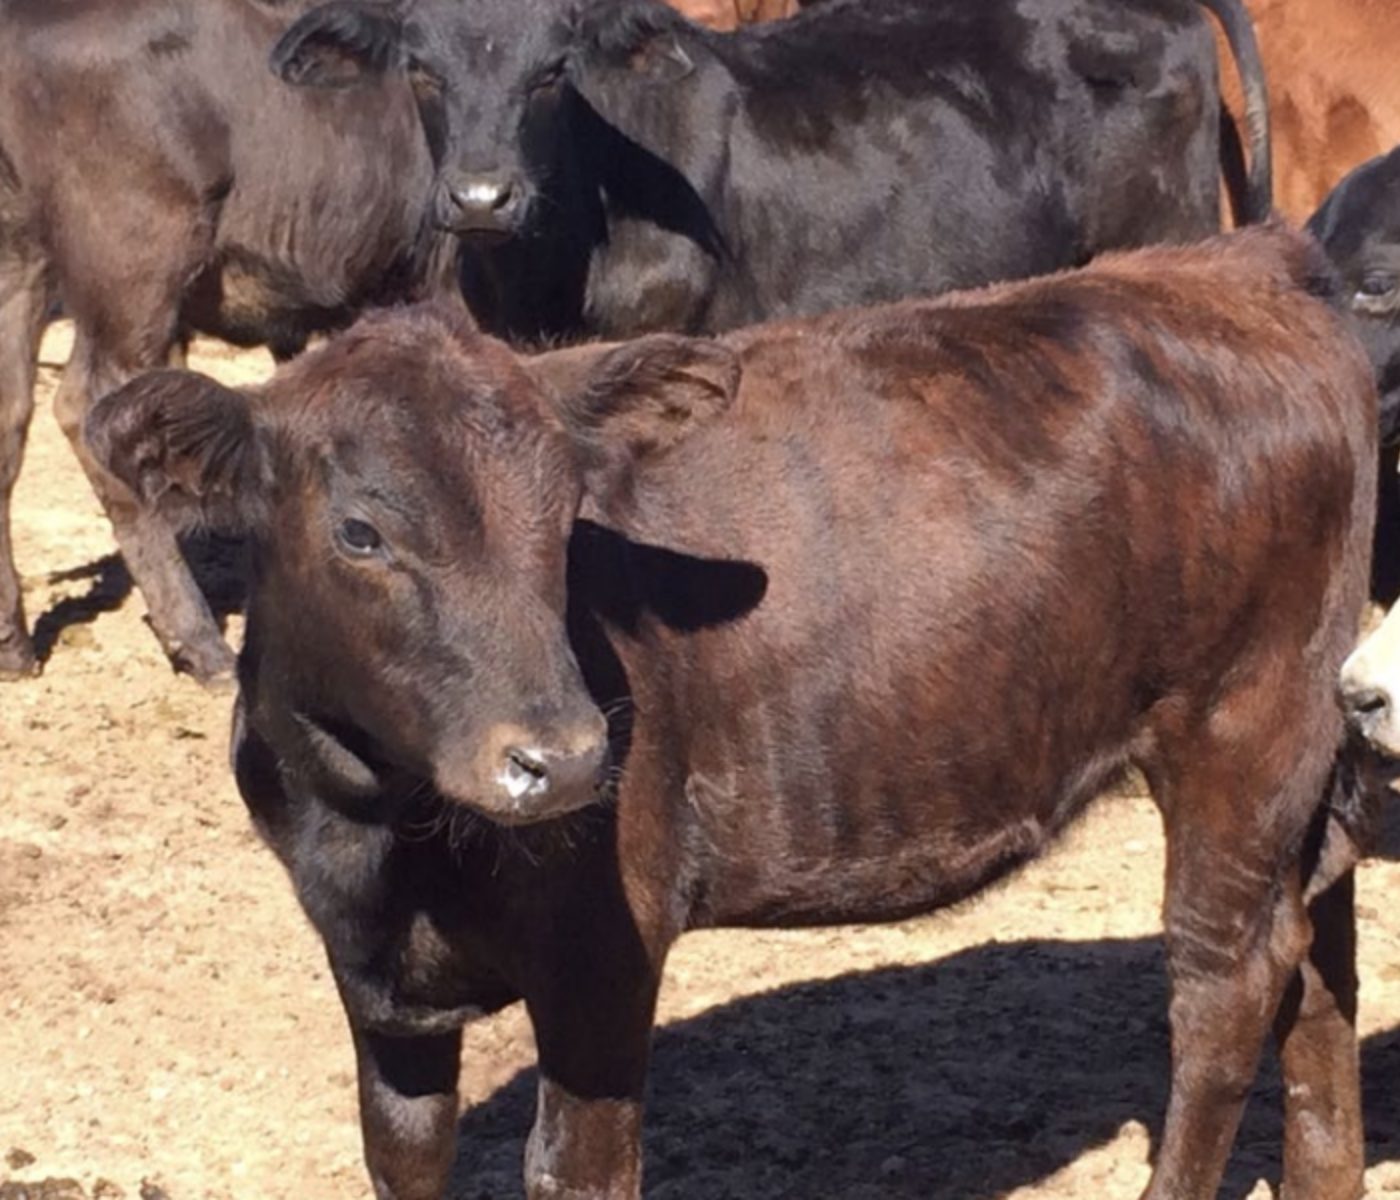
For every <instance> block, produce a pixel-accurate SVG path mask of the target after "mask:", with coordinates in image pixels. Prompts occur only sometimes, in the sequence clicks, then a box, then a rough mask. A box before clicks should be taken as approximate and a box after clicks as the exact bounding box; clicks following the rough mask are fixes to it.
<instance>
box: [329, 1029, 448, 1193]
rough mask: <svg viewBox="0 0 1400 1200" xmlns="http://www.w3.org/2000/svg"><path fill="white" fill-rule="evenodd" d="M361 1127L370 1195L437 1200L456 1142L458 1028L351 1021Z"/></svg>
mask: <svg viewBox="0 0 1400 1200" xmlns="http://www.w3.org/2000/svg"><path fill="white" fill-rule="evenodd" d="M351 1029H352V1032H353V1034H354V1038H355V1058H356V1063H357V1066H358V1069H359V1080H360V1129H361V1131H362V1133H363V1135H364V1147H365V1165H366V1166H367V1167H368V1168H369V1174H370V1179H371V1181H372V1182H373V1184H374V1195H375V1200H443V1196H444V1195H445V1194H446V1192H447V1180H448V1176H449V1175H450V1174H451V1172H452V1160H453V1157H454V1154H455V1152H456V1147H457V1137H456V1133H457V1078H458V1075H459V1073H460V1070H461V1058H462V1034H461V1031H460V1030H458V1031H456V1032H454V1033H444V1034H435V1035H432V1036H426V1037H388V1036H386V1035H384V1034H379V1033H372V1032H370V1031H368V1030H364V1029H358V1028H355V1026H354V1023H353V1019H352V1024H351Z"/></svg>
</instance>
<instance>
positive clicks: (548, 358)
mask: <svg viewBox="0 0 1400 1200" xmlns="http://www.w3.org/2000/svg"><path fill="white" fill-rule="evenodd" d="M531 365H532V367H533V368H534V370H535V372H536V373H537V375H539V376H541V377H542V378H543V379H544V380H545V382H546V383H547V384H548V385H549V387H550V388H551V390H552V391H553V392H554V394H555V395H556V397H557V398H558V402H559V412H560V415H561V416H562V417H563V420H564V423H565V425H566V426H567V427H568V429H569V431H570V432H571V433H572V434H573V436H574V438H575V440H576V441H578V442H579V443H580V444H581V445H582V446H583V447H584V449H585V450H587V451H591V452H593V453H594V454H595V455H601V456H603V457H605V458H609V459H611V458H615V457H617V456H619V455H621V456H623V457H625V458H628V459H643V458H647V457H649V456H652V455H658V454H664V453H665V452H666V451H667V450H669V449H670V448H671V447H672V446H674V445H676V444H677V443H678V442H681V441H683V440H684V439H685V438H686V437H688V436H690V434H691V433H692V432H693V431H694V430H695V429H697V428H699V427H700V426H702V425H704V424H705V423H706V422H708V421H711V420H713V419H714V418H716V417H718V416H720V415H721V414H722V413H724V412H725V410H727V409H728V408H729V406H730V405H731V404H732V403H733V402H734V397H735V395H736V394H737V393H738V390H739V380H740V377H741V375H742V367H741V366H740V363H739V356H738V355H737V354H736V353H735V352H734V351H733V350H731V349H730V348H729V347H728V346H726V345H724V344H723V343H722V342H712V341H708V340H705V339H702V338H688V337H680V336H677V335H673V334H656V335H654V336H652V337H645V338H641V339H639V340H637V341H635V342H625V343H623V344H622V345H612V346H580V347H576V348H573V349H569V350H559V351H555V352H554V353H552V354H544V355H541V356H539V357H538V358H536V359H535V360H534V361H533V363H532V364H531Z"/></svg>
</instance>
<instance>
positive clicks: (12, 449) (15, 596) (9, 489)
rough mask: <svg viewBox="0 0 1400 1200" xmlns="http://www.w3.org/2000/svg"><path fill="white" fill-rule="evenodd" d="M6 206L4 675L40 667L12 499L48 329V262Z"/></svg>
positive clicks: (1, 285)
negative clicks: (26, 605)
mask: <svg viewBox="0 0 1400 1200" xmlns="http://www.w3.org/2000/svg"><path fill="white" fill-rule="evenodd" d="M23 232H24V231H23V230H22V229H20V228H18V226H15V227H13V228H12V227H11V225H10V224H8V223H7V222H6V219H5V213H4V212H3V211H0V680H4V679H17V678H20V677H22V676H26V675H32V674H34V673H35V672H36V671H37V670H38V663H37V660H36V659H35V657H34V645H33V643H32V642H31V641H30V639H29V629H28V626H27V625H26V623H25V619H24V601H23V597H22V595H21V592H20V582H19V572H18V570H17V569H16V567H15V554H14V544H13V541H12V535H11V530H10V498H11V496H12V494H13V493H14V487H15V481H16V480H17V479H18V478H19V469H20V464H21V463H22V462H23V461H24V443H25V440H26V438H27V436H28V433H29V421H30V418H31V417H32V416H33V413H34V370H35V363H36V361H37V359H38V356H39V338H40V335H41V334H42V333H43V329H44V323H45V315H46V310H47V308H48V300H49V296H48V289H47V287H46V286H45V283H46V278H45V277H46V274H47V267H46V265H45V264H44V262H43V261H42V259H41V258H40V257H39V255H38V253H37V251H35V250H33V249H31V248H30V247H29V245H28V244H27V243H26V242H25V241H23V240H22V237H23Z"/></svg>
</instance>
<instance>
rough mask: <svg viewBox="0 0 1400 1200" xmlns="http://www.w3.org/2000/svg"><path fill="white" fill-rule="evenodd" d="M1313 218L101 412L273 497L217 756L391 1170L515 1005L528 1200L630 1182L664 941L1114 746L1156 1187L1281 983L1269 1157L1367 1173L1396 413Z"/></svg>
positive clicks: (1189, 1169)
mask: <svg viewBox="0 0 1400 1200" xmlns="http://www.w3.org/2000/svg"><path fill="white" fill-rule="evenodd" d="M1317 255H1318V252H1317V250H1316V248H1315V247H1314V246H1313V244H1312V243H1311V242H1308V241H1305V240H1304V239H1303V238H1301V237H1300V236H1299V235H1296V234H1290V233H1287V232H1284V231H1281V230H1276V229H1275V230H1264V231H1259V232H1250V233H1246V234H1240V235H1237V236H1236V237H1234V238H1233V239H1217V240H1214V241H1211V242H1206V243H1204V244H1203V245H1202V246H1200V247H1197V248H1194V249H1177V250H1165V249H1164V250H1155V251H1145V252H1139V253H1136V254H1123V255H1116V256H1106V257H1105V258H1103V259H1102V260H1101V261H1100V262H1099V263H1098V264H1096V265H1094V266H1092V267H1090V268H1088V269H1086V270H1083V271H1079V272H1075V273H1070V274H1065V275H1061V276H1058V277H1054V278H1050V279H1045V280H1040V281H1035V282H1031V283H1026V284H1019V285H1008V286H1003V287H999V288H995V289H992V290H988V291H984V292H978V293H971V294H965V295H962V296H959V297H955V298H952V299H949V300H946V301H923V302H911V303H905V304H901V305H897V306H891V307H886V308H880V309H872V310H868V311H860V312H847V313H844V314H838V315H833V316H827V317H820V318H812V319H804V320H794V321H791V322H789V323H785V324H775V325H770V326H766V327H758V328H756V329H752V330H748V331H745V332H742V333H735V334H732V335H729V336H727V337H725V338H723V339H721V340H716V341H709V340H698V339H689V338H683V337H678V336H673V335H657V336H653V337H650V338H647V339H644V340H641V341H638V342H633V343H628V344H624V345H621V346H588V347H583V348H578V349H573V350H566V351H558V352H554V353H551V354H547V355H543V356H540V357H538V358H535V359H524V358H519V357H517V356H516V355H514V354H513V353H511V351H510V350H508V349H507V348H506V347H505V346H504V345H502V344H501V343H499V342H495V341H492V340H491V339H489V338H486V337H484V336H481V335H479V334H477V333H474V332H473V331H472V330H471V329H469V328H467V327H466V325H465V324H464V323H463V322H462V321H461V320H460V319H455V318H454V317H453V315H452V314H451V313H450V312H449V313H445V312H443V311H441V310H439V309H435V308H432V307H428V308H417V309H412V310H407V311H400V312H396V313H390V314H386V315H381V316H376V317H373V318H371V319H368V320H366V321H364V322H362V323H361V324H360V325H359V326H358V327H356V328H355V329H354V330H352V331H351V332H350V333H348V334H345V335H342V336H340V337H338V338H337V339H335V340H334V341H333V342H331V343H330V344H329V345H327V346H325V347H324V348H321V349H319V350H316V351H313V352H312V353H311V354H309V355H307V356H305V357H303V358H302V359H300V360H298V361H297V362H296V363H293V364H292V365H290V366H288V367H285V368H283V370H282V371H281V372H280V373H279V374H278V375H277V377H276V379H275V380H274V381H273V382H272V383H271V385H270V386H268V387H267V388H266V389H262V390H258V391H254V392H236V391H231V390H229V389H227V388H224V387H222V386H220V385H219V384H217V383H215V382H214V381H212V380H210V379H206V378H203V377H201V376H198V375H193V374H189V373H186V372H169V371H167V372H160V373H157V374H154V375H150V376H146V377H143V378H141V379H138V380H135V381H133V382H132V383H130V384H128V385H127V386H126V387H124V388H123V389H122V390H121V391H120V392H119V393H117V394H116V395H114V396H112V397H110V398H108V399H106V400H105V401H103V402H102V403H101V404H99V406H98V407H97V409H96V410H95V412H94V413H93V415H92V417H91V419H90V422H89V424H88V427H87V437H88V440H89V443H90V445H91V446H92V449H93V451H94V453H95V454H96V455H97V457H98V458H99V459H100V461H102V462H103V463H104V464H105V465H106V466H107V467H108V468H109V469H110V470H112V471H114V472H115V473H116V474H117V476H118V477H119V478H121V479H123V480H125V481H126V482H127V484H128V485H129V486H130V487H132V488H133V489H135V490H136V491H138V492H139V493H140V494H142V495H144V496H145V497H147V498H148V499H149V500H150V501H152V502H154V503H156V504H158V505H159V506H160V507H161V508H162V509H163V510H164V511H165V512H166V513H167V514H169V515H170V516H171V517H172V518H176V519H181V518H183V519H189V518H191V517H192V516H197V517H202V518H203V519H208V520H214V521H219V522H233V523H235V524H238V525H241V526H243V527H245V528H247V529H249V530H250V531H251V533H252V538H253V542H254V554H255V559H256V571H255V574H254V584H253V591H252V596H251V600H250V607H249V623H248V640H247V645H246V647H245V650H244V652H243V656H242V658H241V660H240V680H241V684H242V696H241V701H240V710H239V711H240V716H239V721H238V730H237V733H236V738H235V750H234V755H235V762H236V767H237V773H238V779H239V785H240V787H241V789H242V791H243V794H244V796H245V798H246V799H247V801H248V803H249V805H250V806H251V808H252V811H253V814H254V816H255V819H256V821H257V823H258V825H259V827H260V829H261V830H262V832H263V833H264V834H265V836H266V837H267V839H268V840H269V841H270V843H271V844H272V846H273V847H274V849H275V850H276V851H277V853H278V854H279V855H280V856H281V858H282V860H283V862H284V863H285V864H286V866H287V868H288V870H289V871H290V874H291V876H292V879H293V881H294V884H295V886H296V889H297V892H298V895H299V897H300V899H301V901H302V903H303V905H304V906H305V908H306V911H307V913H308V915H309V916H310V918H311V920H312V921H313V922H314V923H315V925H316V927H317V928H318V930H319V931H320V932H321V934H322V936H323V937H324V939H325V941H326V945H327V949H328V952H329V956H330V961H331V963H332V964H333V967H334V971H335V975H336V978H337V981H338V983H339V987H340V990H341V995H342V997H343V999H344V1002H345V1005H346V1008H347V1011H348V1013H349V1018H350V1022H351V1025H352V1028H353V1030H354V1035H355V1044H356V1049H357V1052H358V1056H359V1069H360V1099H361V1112H362V1119H363V1126H364V1134H365V1143H366V1152H367V1158H368V1162H369V1167H370V1171H371V1174H372V1176H373V1178H374V1184H375V1189H376V1194H377V1195H378V1197H379V1198H380V1200H438V1198H439V1197H440V1196H441V1195H442V1193H443V1189H444V1187H445V1184H446V1180H447V1175H448V1171H449V1166H450V1164H451V1162H452V1160H453V1152H454V1136H453V1135H454V1130H455V1128H456V1118H457V1095H456V1087H457V1077H458V1070H459V1053H460V1048H461V1027H462V1025H463V1023H464V1022H465V1021H467V1020H468V1019H470V1018H471V1017H472V1016H473V1015H475V1014H478V1013H480V1012H482V1011H486V1010H492V1009H496V1008H499V1007H500V1006H502V1005H504V1004H507V1003H510V1002H511V1001H513V1000H516V999H520V998H523V999H524V1000H525V1002H526V1004H527V1006H528V1008H529V1013H530V1017H531V1020H532V1021H533V1024H534V1029H535V1034H536V1039H537V1043H538V1047H539V1056H540V1068H541V1070H540V1092H539V1109H538V1117H537V1120H536V1124H535V1128H534V1132H533V1133H532V1134H531V1136H530V1140H529V1145H528V1149H527V1152H526V1176H527V1181H528V1187H527V1190H528V1195H529V1196H530V1197H531V1200H545V1198H546V1197H562V1196H568V1197H574V1198H589V1200H632V1198H635V1197H637V1196H638V1195H639V1193H640V1178H641V1165H640V1136H639V1135H640V1125H641V1108H642V1096H643V1092H644V1089H645V1076H646V1068H647V1055H648V1047H649V1044H650V1030H651V1022H652V1014H653V1009H654V1005H655V1001H656V994H657V988H658V985H659V982H660V977H661V970H662V966H663V964H664V962H665V958H666V953H667V950H668V948H669V947H670V945H671V944H672V942H673V941H674V940H675V939H676V937H677V936H679V935H680V934H681V933H682V932H683V931H684V930H686V929H691V928H695V927H698V926H714V925H770V926H778V925H800V924H817V923H833V922H842V921H857V920H859V921H869V920H880V919H889V918H897V917H900V916H904V915H907V914H910V913H914V912H919V911H922V910H925V909H931V908H936V907H938V906H940V905H944V904H948V903H951V902H954V901H956V900H959V899H961V898H962V897H965V896H967V895H968V894H970V893H972V892H974V891H976V890H977V889H978V888H981V887H983V886H985V885H986V884H988V883H989V882H990V881H992V880H994V879H996V878H998V877H1000V876H1002V875H1004V874H1006V873H1007V872H1009V871H1010V870H1012V869H1013V868H1015V867H1016V866H1017V865H1018V864H1020V863H1022V862H1024V861H1025V860H1026V859H1028V858H1030V857H1031V856H1033V855H1034V854H1035V853H1036V852H1037V851H1039V850H1040V849H1041V848H1042V847H1044V846H1045V845H1046V844H1047V843H1048V842H1049V841H1050V840H1051V839H1052V838H1053V837H1054V836H1055V835H1056V834H1057V833H1058V832H1059V831H1060V830H1062V829H1063V828H1064V827H1065V826H1066V825H1067V824H1068V823H1069V822H1070V821H1072V820H1073V819H1074V817H1075V815H1076V814H1077V813H1079V812H1080V811H1081V810H1082V809H1083V807H1084V806H1085V805H1086V804H1087V803H1088V802H1089V801H1090V800H1091V799H1092V798H1093V797H1094V796H1096V795H1098V794H1099V793H1100V792H1101V791H1102V789H1103V787H1104V785H1105V783H1106V782H1107V781H1108V780H1110V779H1111V778H1112V777H1113V776H1114V775H1115V774H1116V773H1117V772H1119V771H1120V770H1121V769H1123V768H1124V767H1126V766H1127V765H1128V764H1130V763H1131V764H1136V765H1137V766H1139V767H1140V768H1141V769H1142V770H1143V771H1144V772H1145V774H1146V776H1147V778H1148V779H1149V781H1150V782H1151V785H1152V789H1153V793H1154V795H1155V796H1156V798H1157V800H1158V802H1159V804H1160V805H1161V808H1162V813H1163V818H1164V822H1165V826H1166V836H1167V845H1168V854H1167V863H1168V869H1167V880H1166V904H1165V914H1164V917H1165V927H1166V946H1167V957H1168V963H1169V966H1170V972H1171V981H1172V1001H1171V1024H1172V1048H1173V1065H1172V1087H1171V1102H1170V1106H1169V1108H1168V1110H1167V1115H1166V1127H1165V1131H1164V1134H1163V1137H1162V1140H1161V1143H1160V1152H1159V1155H1158V1158H1157V1162H1156V1166H1155V1169H1154V1173H1153V1176H1152V1182H1151V1185H1150V1187H1149V1188H1148V1191H1147V1196H1148V1197H1149V1198H1150V1200H1209V1198H1212V1197H1214V1196H1215V1195H1216V1190H1217V1188H1218V1186H1219V1183H1220V1179H1221V1174H1222V1170H1223V1167H1224V1164H1225V1160H1226V1157H1227V1155H1228V1152H1229V1148H1230V1144H1231V1142H1232V1140H1233V1138H1234V1133H1235V1128H1236V1124H1237V1121H1238V1118H1239V1115H1240V1110H1241V1107H1242V1105H1243V1103H1244V1097H1245V1095H1246V1093H1247V1092H1248V1090H1249V1084H1250V1080H1251V1079H1252V1077H1253V1075H1254V1072H1255V1066H1256V1063H1257V1060H1258V1057H1259V1053H1260V1047H1261V1044H1262V1042H1263V1039H1264V1036H1265V1034H1266V1033H1267V1032H1268V1030H1269V1027H1270V1025H1271V1023H1272V1024H1273V1026H1274V1028H1275V1030H1276V1032H1277V1034H1278V1035H1279V1037H1280V1039H1281V1058H1282V1067H1283V1074H1284V1079H1285V1084H1286V1087H1285V1094H1286V1096H1287V1101H1286V1103H1287V1112H1286V1122H1285V1130H1286V1133H1285V1137H1286V1153H1285V1160H1286V1162H1285V1174H1286V1186H1287V1189H1288V1195H1289V1196H1290V1197H1294V1198H1296V1200H1355V1198H1356V1197H1358V1196H1360V1194H1361V1169H1362V1144H1361V1124H1360V1113H1359V1088H1358V1080H1357V1053H1356V1043H1355V1037H1354V1029H1353V1026H1352V1021H1353V1018H1354V1012H1355V1009H1354V976H1353V967H1352V964H1351V963H1350V962H1349V961H1348V954H1349V949H1350V946H1351V942H1350V940H1349V937H1348V927H1349V920H1350V904H1351V890H1350V865H1351V863H1352V861H1354V857H1353V852H1352V848H1351V844H1350V841H1349V836H1348V832H1347V828H1346V825H1345V820H1344V819H1345V817H1346V815H1347V809H1346V808H1345V806H1343V805H1341V804H1340V803H1332V804H1330V805H1329V804H1327V803H1325V801H1326V800H1327V799H1328V798H1330V799H1332V800H1333V801H1338V800H1340V799H1343V798H1344V797H1342V796H1341V795H1340V794H1339V793H1338V792H1337V791H1336V789H1335V786H1334V785H1332V784H1330V783H1329V781H1330V780H1331V779H1332V778H1333V763H1334V756H1335V750H1336V747H1337V744H1338V741H1339V736H1340V725H1341V715H1340V713H1339V711H1338V710H1337V708H1336V706H1335V705H1334V703H1333V700H1332V692H1333V681H1334V679H1335V678H1336V672H1337V670H1338V668H1339V666H1340V665H1341V662H1342V659H1343V657H1344V656H1345V654H1346V652H1347V650H1348V648H1349V647H1350V645H1351V642H1352V640H1353V637H1354V633H1355V619H1356V613H1357V612H1358V611H1359V609H1360V606H1361V603H1362V601H1363V599H1364V597H1365V591H1366V567H1367V552H1368V548H1369V541H1370V523H1371V519H1372V511H1373V507H1374V503H1375V495H1374V475H1373V472H1374V466H1373V464H1374V462H1375V436H1376V432H1375V431H1376V406H1375V393H1374V387H1373V385H1372V382H1371V373H1370V368H1369V366H1368V365H1367V363H1366V360H1365V357H1364V355H1363V353H1362V351H1361V349H1360V347H1359V346H1357V345H1356V344H1355V343H1354V342H1353V341H1352V340H1351V339H1350V338H1348V337H1347V336H1346V334H1345V333H1344V332H1343V330H1342V328H1341V326H1340V325H1339V323H1338V321H1337V320H1336V318H1335V317H1334V315H1333V314H1332V313H1331V312H1330V311H1329V309H1328V307H1327V306H1326V305H1325V304H1323V303H1321V302H1320V301H1319V300H1317V299H1315V298H1313V297H1312V296H1310V295H1308V294H1307V292H1306V290H1305V289H1306V288H1307V287H1308V286H1309V285H1310V284H1312V283H1313V282H1314V280H1315V277H1318V276H1320V275H1321V271H1320V267H1319V261H1318V258H1317V257H1315V256H1317ZM605 718H606V719H605ZM609 756H610V757H611V763H612V766H611V767H610V768H609V767H607V766H606V765H605V764H606V762H607V760H608V758H609ZM603 788H605V789H606V794H607V796H608V798H609V800H610V802H609V803H607V804H603V805H595V804H593V803H592V801H594V800H595V799H597V798H599V796H600V794H601V789H603ZM536 823H538V825H537V827H533V828H532V827H531V826H535V825H536ZM502 825H510V826H515V827H516V828H513V829H511V830H503V829H502V828H501V826H502ZM1314 934H1316V936H1314ZM929 1019H930V1020H931V1021H934V1020H937V1019H938V1014H937V1012H936V1011H933V1010H931V1011H930V1013H929ZM853 1052H855V1053H858V1052H859V1051H858V1050H853ZM1085 1103H1086V1104H1091V1103H1092V1100H1091V1099H1089V1098H1086V1099H1085ZM932 1182H933V1181H930V1184H932Z"/></svg>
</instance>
